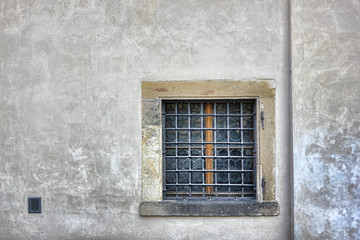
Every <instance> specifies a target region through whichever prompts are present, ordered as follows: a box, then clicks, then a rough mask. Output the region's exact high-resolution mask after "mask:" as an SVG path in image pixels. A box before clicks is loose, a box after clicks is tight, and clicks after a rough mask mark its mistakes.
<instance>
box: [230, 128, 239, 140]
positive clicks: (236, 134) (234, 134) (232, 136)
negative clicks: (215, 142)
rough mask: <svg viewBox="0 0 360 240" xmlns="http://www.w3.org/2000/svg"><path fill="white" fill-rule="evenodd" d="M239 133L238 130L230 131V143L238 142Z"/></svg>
mask: <svg viewBox="0 0 360 240" xmlns="http://www.w3.org/2000/svg"><path fill="white" fill-rule="evenodd" d="M240 137H241V134H240V131H239V130H231V131H230V142H240Z"/></svg>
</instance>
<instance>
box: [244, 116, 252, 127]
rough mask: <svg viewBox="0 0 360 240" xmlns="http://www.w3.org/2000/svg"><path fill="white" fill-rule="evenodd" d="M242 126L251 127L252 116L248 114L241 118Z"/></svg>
mask: <svg viewBox="0 0 360 240" xmlns="http://www.w3.org/2000/svg"><path fill="white" fill-rule="evenodd" d="M243 119H244V120H243V127H244V128H253V127H254V120H253V117H251V116H248V117H244V118H243Z"/></svg>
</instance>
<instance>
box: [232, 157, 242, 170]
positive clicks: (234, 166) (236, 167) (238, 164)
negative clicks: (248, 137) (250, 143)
mask: <svg viewBox="0 0 360 240" xmlns="http://www.w3.org/2000/svg"><path fill="white" fill-rule="evenodd" d="M240 169H241V159H239V158H232V159H230V170H240Z"/></svg>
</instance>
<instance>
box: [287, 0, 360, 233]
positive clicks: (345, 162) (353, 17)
mask: <svg viewBox="0 0 360 240" xmlns="http://www.w3.org/2000/svg"><path fill="white" fill-rule="evenodd" d="M359 16H360V1H359V0H352V1H337V0H327V1H293V5H292V41H293V42H292V54H293V61H292V64H293V86H292V89H293V121H294V122H293V124H294V128H293V129H294V133H293V139H294V182H295V184H294V205H295V208H294V209H295V213H294V214H295V237H296V239H359V238H360V231H359V229H360V187H359V186H360V167H359V166H360V157H359V156H360V145H359V139H360V104H359V103H360V68H359V66H360V18H359Z"/></svg>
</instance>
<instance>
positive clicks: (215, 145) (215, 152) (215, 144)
mask: <svg viewBox="0 0 360 240" xmlns="http://www.w3.org/2000/svg"><path fill="white" fill-rule="evenodd" d="M216 114H217V109H216V103H214V129H215V130H214V140H213V142H214V156H217V143H216ZM214 161H215V167H214V169H215V184H216V185H215V196H216V197H217V196H218V187H217V184H218V182H217V177H218V174H217V172H216V169H217V158H216V157H215V158H214Z"/></svg>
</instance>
